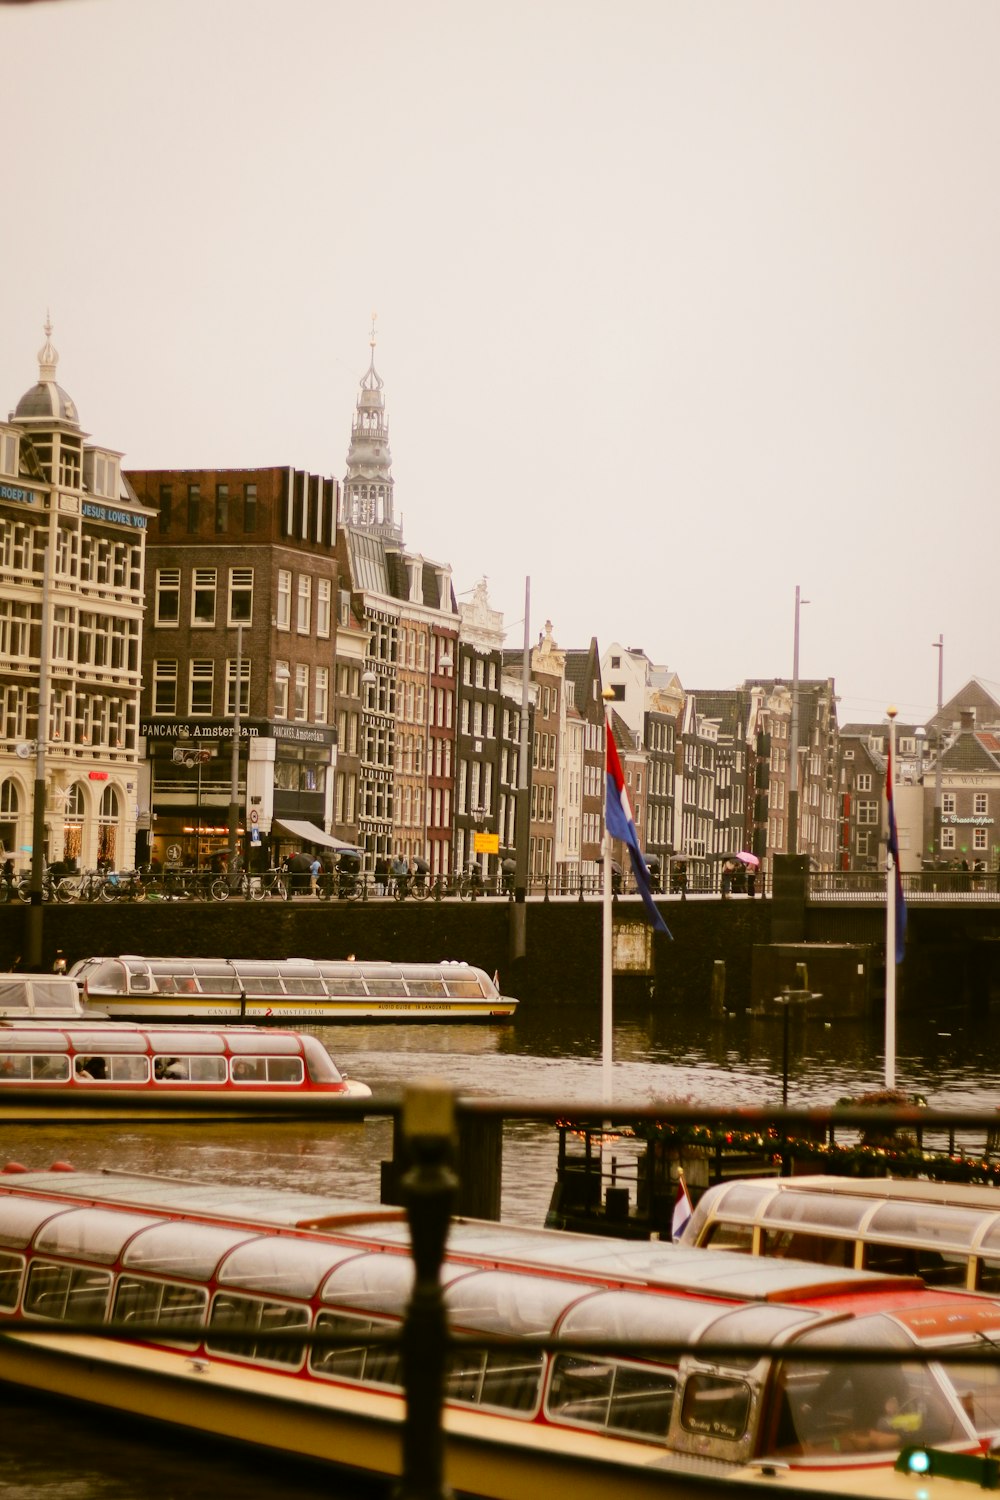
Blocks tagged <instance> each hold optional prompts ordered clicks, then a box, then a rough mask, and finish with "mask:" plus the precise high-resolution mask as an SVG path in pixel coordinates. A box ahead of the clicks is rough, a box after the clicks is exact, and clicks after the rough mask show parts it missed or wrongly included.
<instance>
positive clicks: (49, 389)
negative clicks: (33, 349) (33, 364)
mask: <svg viewBox="0 0 1000 1500" xmlns="http://www.w3.org/2000/svg"><path fill="white" fill-rule="evenodd" d="M58 363H59V355H58V354H57V353H56V351H55V349H54V348H53V345H52V323H51V321H49V320H48V319H46V323H45V343H44V344H43V345H42V347H41V349H39V351H38V384H37V385H33V386H32V387H31V389H30V390H29V391H25V393H24V395H23V396H22V397H21V399H20V401H19V402H18V403H17V406H16V407H15V409H14V420H15V421H16V422H69V423H72V425H73V426H75V427H79V425H80V417H79V413H78V412H77V409H76V402H75V401H74V400H73V399H72V397H71V396H68V395H67V393H66V392H65V391H64V390H63V388H62V386H61V385H57V384H56V366H57V365H58Z"/></svg>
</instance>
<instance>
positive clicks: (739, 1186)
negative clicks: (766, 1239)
mask: <svg viewBox="0 0 1000 1500" xmlns="http://www.w3.org/2000/svg"><path fill="white" fill-rule="evenodd" d="M776 1192H777V1189H776V1188H775V1186H774V1184H773V1183H771V1182H733V1183H727V1184H725V1185H724V1186H722V1187H721V1188H709V1190H708V1193H707V1194H706V1195H705V1197H706V1205H707V1203H708V1202H710V1203H711V1207H712V1211H713V1213H715V1214H718V1213H719V1212H720V1211H721V1209H722V1207H723V1205H725V1210H726V1213H727V1214H740V1215H741V1216H742V1217H744V1218H747V1219H754V1218H756V1217H757V1214H758V1213H759V1212H760V1210H761V1206H762V1205H763V1204H765V1203H766V1202H767V1200H768V1199H769V1198H771V1197H773V1196H774V1194H775V1193H776ZM709 1194H711V1197H710V1198H709Z"/></svg>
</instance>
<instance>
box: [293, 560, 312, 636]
mask: <svg viewBox="0 0 1000 1500" xmlns="http://www.w3.org/2000/svg"><path fill="white" fill-rule="evenodd" d="M311 619H312V579H311V577H310V576H309V574H308V573H300V574H299V593H298V610H297V613H296V617H295V628H296V630H297V631H298V633H299V635H308V634H309V627H310V622H311Z"/></svg>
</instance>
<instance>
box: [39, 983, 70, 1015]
mask: <svg viewBox="0 0 1000 1500" xmlns="http://www.w3.org/2000/svg"><path fill="white" fill-rule="evenodd" d="M31 995H32V999H33V1001H34V1008H35V1010H61V1011H63V1012H65V1011H67V1010H77V1009H79V1001H80V996H79V992H78V990H77V987H76V981H75V980H73V979H33V980H32V981H31Z"/></svg>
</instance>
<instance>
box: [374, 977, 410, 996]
mask: <svg viewBox="0 0 1000 1500" xmlns="http://www.w3.org/2000/svg"><path fill="white" fill-rule="evenodd" d="M365 983H366V984H367V986H368V993H369V995H373V996H380V997H382V998H385V999H388V998H390V997H391V996H400V995H402V994H403V981H402V979H401V978H400V977H399V975H398V974H394V975H393V977H392V978H391V979H372V978H371V977H368V978H366V980H365Z"/></svg>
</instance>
